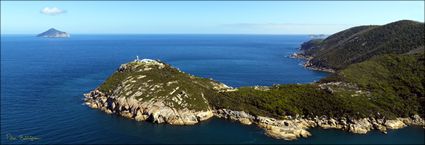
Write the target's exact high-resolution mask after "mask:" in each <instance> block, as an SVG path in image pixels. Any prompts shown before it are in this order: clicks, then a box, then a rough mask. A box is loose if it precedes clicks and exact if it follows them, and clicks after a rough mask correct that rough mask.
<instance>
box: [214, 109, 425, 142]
mask: <svg viewBox="0 0 425 145" xmlns="http://www.w3.org/2000/svg"><path fill="white" fill-rule="evenodd" d="M214 115H215V116H217V117H219V118H224V119H230V120H234V121H238V122H240V123H242V124H247V125H250V124H256V125H257V126H259V127H261V128H263V129H264V130H265V133H266V135H268V136H271V137H273V138H277V139H284V140H294V139H298V138H300V137H309V136H311V135H312V134H311V133H310V132H309V131H308V129H309V128H312V127H321V128H323V129H341V130H346V131H349V132H351V133H356V134H366V133H367V132H369V131H371V130H374V129H377V130H380V131H381V132H383V133H386V131H387V129H399V128H403V127H405V126H406V125H407V124H408V125H419V126H422V127H424V126H425V122H424V120H423V119H422V118H421V117H420V116H419V115H414V116H412V117H409V118H396V119H393V120H390V119H388V120H387V119H375V118H360V119H347V118H345V117H341V118H332V117H326V116H322V117H318V116H316V117H314V118H303V117H299V116H296V117H291V116H287V117H286V118H288V119H282V120H279V119H274V118H269V117H263V116H253V115H250V114H248V113H245V112H244V111H233V110H228V109H217V110H215V111H214Z"/></svg>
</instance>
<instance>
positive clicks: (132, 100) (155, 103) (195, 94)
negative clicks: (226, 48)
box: [84, 59, 425, 140]
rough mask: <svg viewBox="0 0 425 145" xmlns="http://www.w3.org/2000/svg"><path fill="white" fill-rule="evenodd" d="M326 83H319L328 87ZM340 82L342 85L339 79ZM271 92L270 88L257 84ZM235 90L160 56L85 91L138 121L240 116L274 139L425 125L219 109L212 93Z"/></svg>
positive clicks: (91, 99) (91, 101)
mask: <svg viewBox="0 0 425 145" xmlns="http://www.w3.org/2000/svg"><path fill="white" fill-rule="evenodd" d="M330 85H335V84H329V83H328V84H323V85H321V88H322V89H324V90H326V89H328V90H329V89H330V87H328V86H330ZM337 85H340V84H339V83H338V84H337ZM253 89H254V90H258V91H265V92H267V91H269V90H270V87H260V86H255V87H253ZM234 91H238V89H234V88H231V87H228V86H226V85H225V84H222V83H219V82H216V81H214V80H211V79H204V78H199V77H195V76H192V75H190V74H186V73H184V72H181V71H180V70H178V69H177V68H173V67H172V66H170V65H168V64H165V63H163V62H161V61H158V60H150V59H143V60H138V59H136V60H135V61H133V62H130V63H127V64H123V65H121V66H120V67H119V68H118V69H117V71H116V72H115V73H114V74H113V75H112V76H110V77H109V78H108V79H107V80H106V81H105V82H104V83H103V84H102V85H100V86H99V87H98V88H96V89H95V90H93V91H90V92H89V93H87V94H84V95H85V99H84V101H85V104H86V105H87V106H89V107H91V108H94V109H99V110H102V111H104V112H106V113H108V114H116V115H120V116H123V117H126V118H130V119H134V120H137V121H150V122H153V123H167V124H172V125H193V124H196V123H199V122H201V121H204V120H207V119H209V118H211V117H213V116H215V117H218V118H224V119H229V120H233V121H238V122H240V123H242V124H245V125H251V124H254V125H257V126H258V127H260V128H263V129H264V130H265V133H266V134H267V135H268V136H270V137H273V138H277V139H284V140H294V139H297V138H300V137H309V136H311V135H312V134H311V133H310V132H309V131H308V129H309V128H313V127H321V128H325V129H328V128H333V129H341V130H346V131H349V132H352V133H358V134H365V133H367V132H369V131H371V130H374V129H377V130H380V131H382V132H384V133H385V132H386V131H387V130H388V129H399V128H403V127H405V126H407V125H418V126H422V127H424V126H425V122H424V119H423V118H421V117H420V116H419V115H413V116H412V117H407V118H394V119H386V118H385V117H383V118H375V117H368V118H355V117H353V118H346V117H328V116H314V117H311V116H309V117H307V116H304V115H295V116H283V117H282V118H283V119H282V118H280V119H276V118H273V117H268V116H260V115H252V114H249V113H246V112H245V111H242V110H241V111H235V110H231V109H228V108H216V106H213V105H211V104H212V103H211V102H209V101H210V100H209V99H208V98H211V97H216V96H217V97H218V96H219V94H220V93H226V92H234Z"/></svg>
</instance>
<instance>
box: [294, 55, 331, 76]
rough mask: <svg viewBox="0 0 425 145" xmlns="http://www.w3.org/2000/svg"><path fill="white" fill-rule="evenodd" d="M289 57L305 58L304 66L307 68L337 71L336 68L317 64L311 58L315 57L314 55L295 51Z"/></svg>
mask: <svg viewBox="0 0 425 145" xmlns="http://www.w3.org/2000/svg"><path fill="white" fill-rule="evenodd" d="M289 57H290V58H295V59H303V60H305V62H304V64H303V66H304V67H305V68H308V69H311V70H316V71H323V72H329V73H335V72H336V71H335V70H334V69H331V68H325V67H318V66H315V65H314V64H313V63H311V60H312V59H313V57H311V56H306V55H304V54H302V53H293V54H291V55H290V56H289Z"/></svg>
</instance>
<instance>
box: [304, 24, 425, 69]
mask: <svg viewBox="0 0 425 145" xmlns="http://www.w3.org/2000/svg"><path fill="white" fill-rule="evenodd" d="M424 31H425V27H424V23H420V22H414V21H408V20H402V21H397V22H393V23H389V24H386V25H383V26H359V27H353V28H350V29H347V30H344V31H341V32H339V33H336V34H334V35H331V36H329V37H328V38H326V39H325V40H323V41H321V42H320V43H310V45H303V46H302V47H301V50H306V51H304V55H307V56H311V57H313V59H312V60H311V61H310V62H311V63H312V64H313V65H314V66H317V67H325V68H331V69H337V70H339V69H343V68H345V67H347V66H348V65H350V64H354V63H359V62H362V61H365V60H367V59H369V58H371V57H373V56H377V55H381V54H391V53H394V54H402V53H406V52H409V51H412V50H415V49H418V48H421V47H422V48H423V46H424V43H425V36H424ZM306 44H308V43H306ZM311 44H314V45H311Z"/></svg>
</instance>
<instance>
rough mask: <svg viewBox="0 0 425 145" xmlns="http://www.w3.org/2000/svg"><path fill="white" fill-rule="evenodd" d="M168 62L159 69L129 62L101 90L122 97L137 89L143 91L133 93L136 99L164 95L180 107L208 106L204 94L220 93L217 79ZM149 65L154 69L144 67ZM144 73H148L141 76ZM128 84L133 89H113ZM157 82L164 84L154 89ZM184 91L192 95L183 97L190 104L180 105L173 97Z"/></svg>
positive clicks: (165, 98)
mask: <svg viewBox="0 0 425 145" xmlns="http://www.w3.org/2000/svg"><path fill="white" fill-rule="evenodd" d="M164 65H165V67H164V68H162V69H159V68H158V67H157V66H146V65H144V64H142V63H138V62H131V63H128V64H127V66H128V68H127V69H125V70H124V71H117V72H115V73H114V74H113V75H112V76H110V77H109V78H108V79H107V80H106V81H105V82H104V83H103V84H102V85H100V86H99V90H100V91H102V92H105V93H107V94H108V95H114V96H119V97H130V96H132V95H135V93H136V92H142V93H143V94H141V95H135V96H133V97H135V98H136V99H142V100H143V101H147V100H150V99H158V100H159V99H161V100H162V99H163V100H165V102H168V103H172V105H170V106H172V107H175V108H177V109H180V108H189V109H194V110H206V109H208V104H207V103H206V102H205V101H204V99H203V98H202V94H204V96H208V95H215V94H216V91H214V90H213V89H212V88H213V84H212V83H213V82H214V81H212V80H209V79H205V78H199V77H194V76H190V75H188V74H186V73H183V72H180V71H178V70H177V69H175V68H173V67H171V66H169V65H167V64H164ZM146 67H149V68H152V69H151V70H147V71H140V70H143V69H144V68H146ZM140 76H146V77H144V78H139V79H138V77H140ZM131 78H133V79H132V80H135V82H131V81H129V80H130V79H131ZM126 80H127V81H126ZM173 81H177V83H173V84H170V85H167V83H168V82H173ZM125 82H127V83H125ZM126 85H128V86H129V90H127V91H125V90H123V89H121V90H122V91H118V92H116V93H113V91H114V90H116V89H117V88H119V86H121V87H125V86H126ZM155 85H158V86H160V87H156V88H154V89H153V90H151V89H152V88H153V87H154V86H155ZM177 87H179V90H177V91H176V92H175V93H173V94H172V95H171V94H170V93H171V92H172V91H173V90H174V89H175V88H177ZM130 91H131V93H129V94H127V92H130ZM182 91H184V92H185V93H186V94H187V95H188V96H189V97H187V98H186V97H181V98H183V102H186V104H187V106H183V105H179V104H177V103H176V102H175V101H172V98H173V97H176V96H177V95H178V94H181V92H182ZM181 95H182V94H181Z"/></svg>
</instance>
